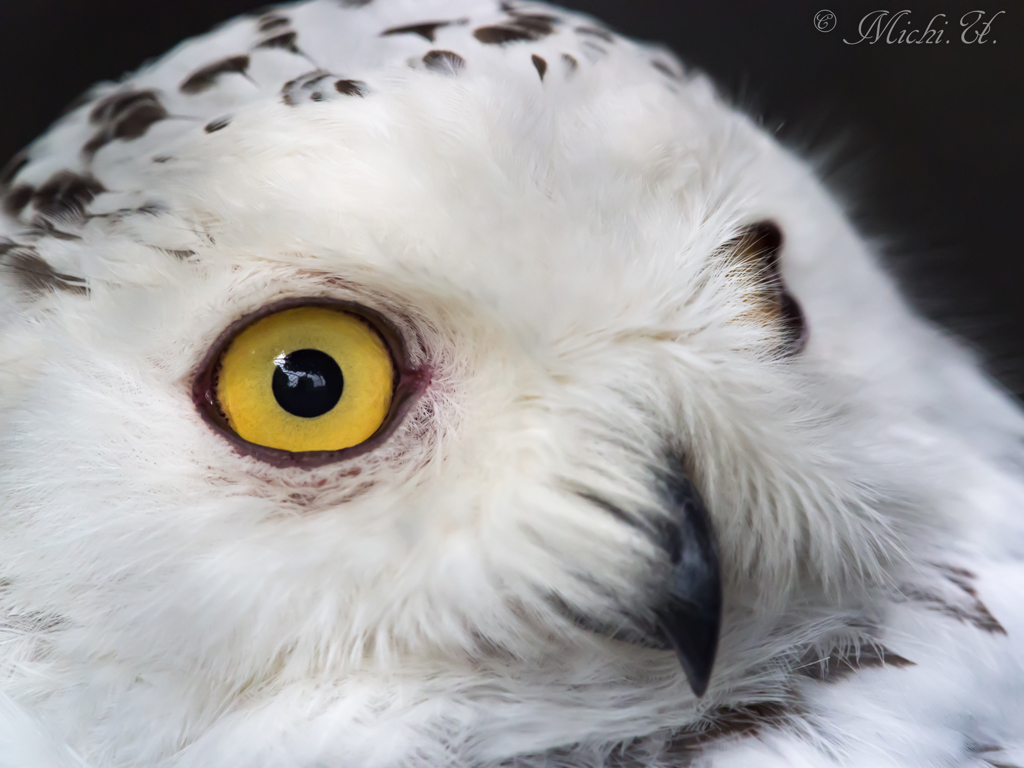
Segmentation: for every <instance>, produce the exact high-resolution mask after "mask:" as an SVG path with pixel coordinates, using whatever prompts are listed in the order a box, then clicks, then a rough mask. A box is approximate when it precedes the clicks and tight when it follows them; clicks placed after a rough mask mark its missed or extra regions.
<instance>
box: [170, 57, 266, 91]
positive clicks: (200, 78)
mask: <svg viewBox="0 0 1024 768" xmlns="http://www.w3.org/2000/svg"><path fill="white" fill-rule="evenodd" d="M248 71H249V57H248V56H246V55H244V54H242V55H239V56H228V57H227V58H226V59H221V60H220V61H215V62H213V63H212V64H207V65H206V66H205V67H200V68H199V69H197V70H196V71H195V72H193V73H192V74H190V75H189V76H188V77H186V78H185V79H184V80H182V81H181V85H179V86H178V90H179V91H181V92H182V93H187V94H189V95H190V96H191V95H194V94H197V93H202V92H203V91H207V90H209V89H210V88H212V87H213V86H214V85H216V84H217V80H218V79H219V78H220V76H221V75H227V74H237V75H245V74H247V73H248Z"/></svg>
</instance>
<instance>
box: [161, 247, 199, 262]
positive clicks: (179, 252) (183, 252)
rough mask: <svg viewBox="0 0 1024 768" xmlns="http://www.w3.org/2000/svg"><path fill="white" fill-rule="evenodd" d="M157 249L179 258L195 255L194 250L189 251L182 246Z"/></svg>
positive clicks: (188, 257)
mask: <svg viewBox="0 0 1024 768" xmlns="http://www.w3.org/2000/svg"><path fill="white" fill-rule="evenodd" d="M159 250H161V251H163V252H164V253H166V254H167V255H169V256H173V257H174V258H176V259H181V260H185V259H190V258H192V257H193V256H195V255H196V252H195V251H190V250H187V249H183V248H160V249H159Z"/></svg>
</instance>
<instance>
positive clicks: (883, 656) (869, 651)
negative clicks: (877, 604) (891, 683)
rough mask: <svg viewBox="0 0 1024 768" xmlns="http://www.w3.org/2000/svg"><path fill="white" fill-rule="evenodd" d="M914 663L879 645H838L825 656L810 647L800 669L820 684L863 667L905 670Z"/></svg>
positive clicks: (840, 678)
mask: <svg viewBox="0 0 1024 768" xmlns="http://www.w3.org/2000/svg"><path fill="white" fill-rule="evenodd" d="M913 666H915V664H914V662H912V661H910V660H909V659H905V658H903V657H902V656H900V655H899V654H896V653H893V652H892V651H890V650H888V649H887V648H884V647H882V646H879V645H864V646H861V647H860V648H847V649H839V648H835V649H833V650H832V651H831V652H829V653H828V655H826V656H822V655H821V654H820V652H818V651H817V650H815V649H811V650H809V651H808V652H807V653H806V654H805V655H804V657H803V658H802V659H801V660H800V664H799V666H798V667H797V672H799V673H800V674H801V675H804V676H805V677H809V678H811V679H812V680H817V681H818V682H821V683H834V682H837V681H839V680H842V679H844V678H846V677H849V676H850V675H852V674H854V673H855V672H859V671H861V670H862V669H881V668H882V667H895V668H897V669H902V668H905V667H913Z"/></svg>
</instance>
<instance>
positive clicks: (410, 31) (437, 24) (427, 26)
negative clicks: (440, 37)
mask: <svg viewBox="0 0 1024 768" xmlns="http://www.w3.org/2000/svg"><path fill="white" fill-rule="evenodd" d="M468 22H469V20H468V19H458V20H456V21H421V22H419V23H417V24H406V25H405V26H402V27H391V28H390V29H385V30H384V31H383V32H381V33H380V36H381V37H391V36H393V35H419V36H420V37H422V38H423V39H424V40H426V41H427V42H430V43H432V42H434V40H435V39H436V38H437V30H439V29H441V28H442V27H450V26H453V25H456V24H467V23H468Z"/></svg>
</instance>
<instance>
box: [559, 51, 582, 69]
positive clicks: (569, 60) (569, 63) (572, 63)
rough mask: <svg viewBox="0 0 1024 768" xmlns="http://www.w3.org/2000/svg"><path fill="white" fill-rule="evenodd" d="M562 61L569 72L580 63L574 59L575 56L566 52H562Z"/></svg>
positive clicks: (577, 67)
mask: <svg viewBox="0 0 1024 768" xmlns="http://www.w3.org/2000/svg"><path fill="white" fill-rule="evenodd" d="M562 61H563V62H565V66H566V68H567V69H568V70H569V74H572V73H573V72H575V71H576V70H577V69H579V67H580V63H579V62H578V61H576V57H575V56H570V55H569V54H568V53H563V54H562Z"/></svg>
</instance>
